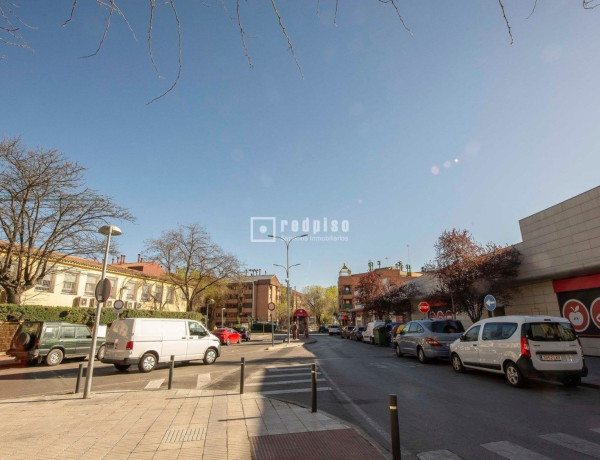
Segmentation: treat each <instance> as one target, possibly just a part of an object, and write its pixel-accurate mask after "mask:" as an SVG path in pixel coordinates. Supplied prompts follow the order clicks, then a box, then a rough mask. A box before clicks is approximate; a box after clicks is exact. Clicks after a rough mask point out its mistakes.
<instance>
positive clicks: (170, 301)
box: [167, 287, 175, 303]
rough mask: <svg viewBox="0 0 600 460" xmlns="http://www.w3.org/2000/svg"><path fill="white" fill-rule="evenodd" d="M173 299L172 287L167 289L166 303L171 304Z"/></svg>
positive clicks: (173, 291) (173, 290)
mask: <svg viewBox="0 0 600 460" xmlns="http://www.w3.org/2000/svg"><path fill="white" fill-rule="evenodd" d="M174 299H175V289H174V288H172V287H170V288H167V303H173V300H174Z"/></svg>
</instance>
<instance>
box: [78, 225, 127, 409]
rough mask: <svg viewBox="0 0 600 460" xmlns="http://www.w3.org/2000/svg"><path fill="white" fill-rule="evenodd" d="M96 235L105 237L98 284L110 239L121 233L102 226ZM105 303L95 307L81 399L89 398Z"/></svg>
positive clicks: (105, 261)
mask: <svg viewBox="0 0 600 460" xmlns="http://www.w3.org/2000/svg"><path fill="white" fill-rule="evenodd" d="M98 233H100V234H102V235H106V248H105V250H104V261H103V262H102V277H101V279H100V283H102V282H104V278H105V277H106V267H107V266H108V251H109V249H110V237H111V236H113V235H114V236H119V235H121V234H122V233H123V232H122V231H121V229H120V228H119V227H116V226H114V225H104V226H102V227H100V228H99V229H98ZM104 302H106V299H102V301H101V302H98V305H97V306H96V318H94V332H93V334H92V344H91V345H90V354H89V356H88V368H87V374H86V376H85V388H84V390H83V399H88V398H89V397H90V391H91V389H92V375H93V374H94V359H95V357H96V356H95V355H96V343H97V342H98V326H99V325H100V313H101V312H102V305H103V304H104Z"/></svg>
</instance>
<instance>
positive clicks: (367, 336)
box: [362, 321, 385, 344]
mask: <svg viewBox="0 0 600 460" xmlns="http://www.w3.org/2000/svg"><path fill="white" fill-rule="evenodd" d="M384 325H385V321H371V322H370V323H367V328H366V329H365V330H364V331H363V340H362V341H363V342H369V343H371V344H373V343H375V337H374V336H373V329H375V328H376V327H378V326H384Z"/></svg>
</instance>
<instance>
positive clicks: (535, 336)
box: [526, 322, 577, 342]
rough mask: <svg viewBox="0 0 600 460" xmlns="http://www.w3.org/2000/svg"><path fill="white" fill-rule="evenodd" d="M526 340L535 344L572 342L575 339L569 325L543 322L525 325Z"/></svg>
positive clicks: (571, 327)
mask: <svg viewBox="0 0 600 460" xmlns="http://www.w3.org/2000/svg"><path fill="white" fill-rule="evenodd" d="M526 331H527V338H528V339H529V340H533V341H535V342H572V341H574V340H576V339H577V336H576V335H575V331H574V330H573V326H571V324H569V323H559V322H544V323H529V324H527V325H526Z"/></svg>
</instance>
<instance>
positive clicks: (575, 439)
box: [416, 427, 600, 460]
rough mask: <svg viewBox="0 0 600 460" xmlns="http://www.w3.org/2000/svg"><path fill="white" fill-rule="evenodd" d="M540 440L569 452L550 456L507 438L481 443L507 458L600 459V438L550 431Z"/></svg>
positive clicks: (442, 456)
mask: <svg viewBox="0 0 600 460" xmlns="http://www.w3.org/2000/svg"><path fill="white" fill-rule="evenodd" d="M589 431H590V436H593V437H596V438H597V434H600V427H598V428H591V429H590V430H589ZM583 436H585V435H583ZM538 440H542V441H543V442H548V443H549V444H548V446H549V447H550V449H545V450H550V451H553V450H554V447H552V446H560V447H561V448H563V449H566V450H565V451H564V452H569V454H566V453H558V452H557V453H556V454H555V455H553V456H550V457H549V456H548V454H546V455H544V454H542V453H540V452H536V451H535V450H534V448H532V447H531V446H527V447H526V446H522V445H520V444H517V443H514V442H511V441H506V440H505V441H494V442H489V443H486V444H481V447H482V448H483V449H485V450H487V451H489V452H492V453H494V454H496V455H497V456H499V457H502V458H506V459H509V460H558V459H563V458H569V459H576V458H599V459H600V443H599V442H600V439H596V442H594V441H590V440H589V439H584V438H583V437H579V436H573V435H571V434H568V433H548V434H543V435H540V436H537V437H536V440H535V441H536V443H535V444H536V445H538V446H539V444H538V443H537V441H538ZM532 444H533V443H532ZM560 452H563V451H560ZM578 454H581V455H578ZM550 455H551V454H550ZM416 456H417V457H418V458H419V459H420V460H461V459H462V458H463V457H460V456H458V455H457V454H455V453H454V452H451V451H449V450H435V451H428V452H419V453H418V454H416Z"/></svg>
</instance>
